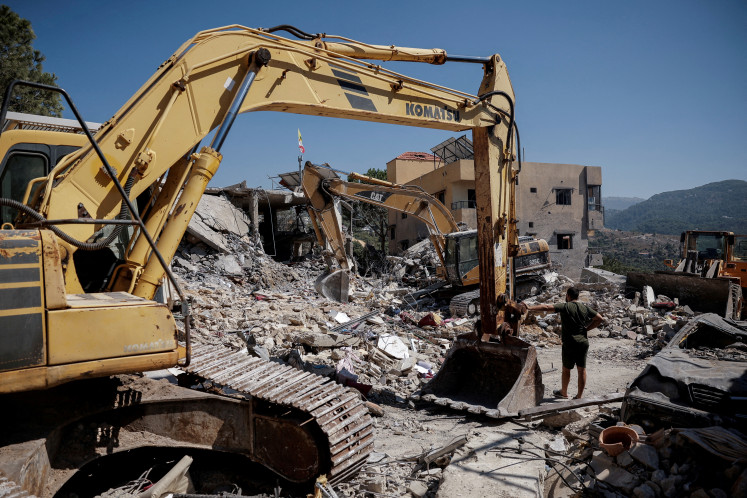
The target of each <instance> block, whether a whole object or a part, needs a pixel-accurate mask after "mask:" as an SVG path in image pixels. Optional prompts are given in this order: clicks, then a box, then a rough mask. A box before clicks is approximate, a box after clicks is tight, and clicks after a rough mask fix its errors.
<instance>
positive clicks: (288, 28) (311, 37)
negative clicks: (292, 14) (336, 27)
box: [265, 24, 323, 40]
mask: <svg viewBox="0 0 747 498" xmlns="http://www.w3.org/2000/svg"><path fill="white" fill-rule="evenodd" d="M265 31H267V32H268V33H274V32H275V31H286V32H288V33H290V34H292V35H293V36H295V37H296V38H300V39H301V40H314V39H316V38H319V37H321V36H323V35H322V34H316V35H312V34H310V33H306V32H305V31H301V30H300V29H298V28H296V27H295V26H291V25H290V24H280V25H278V26H275V27H272V28H268V29H266V30H265Z"/></svg>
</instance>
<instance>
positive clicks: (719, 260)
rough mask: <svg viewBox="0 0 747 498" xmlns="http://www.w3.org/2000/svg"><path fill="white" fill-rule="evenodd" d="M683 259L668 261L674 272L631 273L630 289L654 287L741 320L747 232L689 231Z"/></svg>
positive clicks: (684, 240) (683, 237)
mask: <svg viewBox="0 0 747 498" xmlns="http://www.w3.org/2000/svg"><path fill="white" fill-rule="evenodd" d="M680 255H681V257H680V260H679V261H678V262H676V263H675V262H674V261H673V260H671V259H668V260H665V261H664V264H666V265H667V266H669V267H670V268H672V270H670V271H657V272H655V273H641V272H630V273H628V275H627V283H626V287H627V290H628V292H630V293H632V292H636V291H640V290H641V289H642V288H643V287H644V286H646V285H648V286H650V287H651V288H652V289H653V290H654V292H655V293H657V294H664V295H666V296H668V297H670V298H672V299H674V298H677V300H678V301H679V302H680V304H683V305H688V306H690V307H691V308H692V309H694V310H696V311H701V312H704V313H717V314H719V315H721V316H723V317H724V318H732V319H735V320H739V319H740V317H743V316H745V313H747V308H746V307H745V296H747V235H735V234H734V233H732V232H724V231H706V230H688V231H686V232H682V235H681V236H680Z"/></svg>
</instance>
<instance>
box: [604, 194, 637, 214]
mask: <svg viewBox="0 0 747 498" xmlns="http://www.w3.org/2000/svg"><path fill="white" fill-rule="evenodd" d="M645 200H646V199H642V198H641V197H608V196H602V204H603V205H604V210H605V211H607V210H609V209H613V210H615V211H622V210H623V209H628V208H629V207H630V206H632V205H634V204H638V203H639V202H643V201H645Z"/></svg>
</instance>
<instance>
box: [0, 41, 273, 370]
mask: <svg viewBox="0 0 747 498" xmlns="http://www.w3.org/2000/svg"><path fill="white" fill-rule="evenodd" d="M268 53H269V52H268ZM16 85H25V86H30V87H32V88H39V89H41V90H48V91H51V92H57V93H59V94H61V95H62V96H63V97H65V100H66V101H67V104H68V106H69V107H70V110H71V111H72V112H73V114H74V115H75V118H76V119H77V120H78V123H79V124H80V127H81V129H82V130H83V131H84V132H85V134H86V137H88V141H89V142H90V143H91V146H92V147H93V149H94V150H95V151H96V155H97V156H98V157H99V159H100V160H101V163H102V166H103V167H104V170H105V171H106V173H107V174H108V175H109V178H111V180H112V182H114V185H115V186H116V187H117V190H118V191H119V195H120V197H122V202H123V203H124V204H126V205H127V209H129V211H130V214H131V215H132V217H133V218H134V219H135V220H136V221H137V222H138V226H139V227H140V232H141V233H142V235H143V236H144V237H145V239H146V240H147V241H148V244H149V245H150V247H151V249H152V250H153V254H154V255H155V256H156V259H158V262H159V263H160V264H161V267H162V268H163V270H164V272H165V273H166V275H168V277H169V281H171V283H172V284H173V286H174V289H176V292H177V294H179V298H180V299H181V302H182V310H183V312H184V326H185V333H186V340H187V344H189V343H190V337H189V330H190V329H189V319H190V315H189V308H188V305H187V298H186V296H185V295H184V293H183V292H182V289H181V287H180V286H179V283H178V282H177V281H176V277H174V274H173V273H172V272H171V268H169V265H168V264H167V263H166V260H164V259H163V256H162V255H161V252H160V251H159V250H158V247H157V246H156V243H155V241H154V240H153V237H151V236H150V233H148V230H146V228H145V223H143V220H142V219H141V218H140V215H139V214H138V213H137V211H136V210H135V207H134V206H133V204H132V201H131V200H130V197H129V195H128V194H127V193H126V192H125V190H124V187H122V184H121V183H119V179H117V174H116V172H115V171H114V170H113V169H112V167H111V166H110V165H109V161H107V159H106V157H105V156H104V153H103V152H102V151H101V148H100V147H99V144H98V142H96V140H95V139H94V138H93V135H92V134H91V130H89V129H88V126H87V125H86V123H85V121H83V118H82V117H81V115H80V113H79V112H78V108H77V107H75V104H73V100H72V99H71V98H70V95H68V93H67V92H66V91H65V90H63V89H62V88H59V87H56V86H51V85H44V84H42V83H35V82H33V81H23V80H13V81H12V82H11V83H10V85H8V89H7V90H6V91H5V100H3V106H2V109H0V123H4V122H5V116H6V115H7V112H8V104H9V102H10V96H11V95H12V94H13V89H14V88H15V86H16ZM19 204H20V203H19ZM21 205H24V204H21ZM37 214H38V215H39V216H41V214H39V213H37ZM58 230H59V229H58ZM60 233H64V232H62V231H61V230H60ZM55 234H57V235H58V236H60V235H59V233H57V232H55ZM65 236H66V237H69V236H68V235H67V234H65ZM60 237H61V238H63V237H62V236H60ZM70 239H72V237H70ZM63 240H65V239H64V238H63ZM72 240H74V239H72ZM70 243H71V244H72V242H70ZM190 357H191V354H190V351H189V346H188V347H187V357H186V364H184V365H183V366H187V365H189V362H190V359H191V358H190Z"/></svg>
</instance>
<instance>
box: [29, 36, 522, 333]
mask: <svg viewBox="0 0 747 498" xmlns="http://www.w3.org/2000/svg"><path fill="white" fill-rule="evenodd" d="M361 59H368V60H410V61H421V62H431V63H441V62H443V61H444V60H448V56H447V55H445V53H444V52H443V51H439V50H425V51H422V50H414V49H405V48H398V47H380V46H371V45H366V44H362V43H357V42H352V41H348V40H344V41H343V42H339V43H338V42H334V43H327V42H326V41H325V40H324V39H323V37H321V36H317V37H312V39H310V40H298V41H296V40H290V39H287V38H283V37H280V36H277V35H275V34H274V33H270V32H268V31H262V30H257V29H251V28H246V27H243V26H229V27H225V28H219V29H215V30H209V31H203V32H201V33H198V34H197V35H196V36H195V37H194V38H192V39H190V40H188V41H187V42H186V43H185V44H184V45H182V46H181V47H180V48H179V49H178V50H177V51H176V52H175V53H174V54H173V55H172V56H171V57H169V58H168V59H167V60H166V61H165V62H164V63H163V64H162V65H161V67H159V69H158V70H157V71H156V73H155V74H154V75H153V76H152V77H151V78H150V79H149V80H148V81H147V82H146V83H145V85H143V87H142V88H141V89H140V90H139V91H138V92H137V93H136V94H135V95H133V97H132V98H131V99H130V100H129V101H128V102H127V103H126V104H125V105H124V106H123V107H122V108H121V109H120V110H119V111H117V113H115V114H114V116H113V117H112V118H111V119H110V120H109V121H108V122H107V123H105V124H104V125H103V126H102V128H101V129H100V131H99V132H98V133H97V134H96V136H95V138H96V141H97V143H98V145H99V147H100V149H101V150H102V151H103V155H104V156H105V158H106V160H107V162H108V164H109V165H110V166H111V168H112V169H113V170H114V171H115V172H116V176H117V178H118V180H119V182H120V183H122V184H125V185H126V184H128V183H129V184H130V186H129V188H128V191H127V194H128V195H129V197H130V198H131V199H134V198H136V197H137V196H138V195H140V194H141V193H143V192H145V191H146V189H149V188H151V187H154V188H155V193H154V194H153V196H152V199H151V208H150V209H149V212H148V218H147V220H145V223H146V227H147V230H148V232H150V234H151V237H152V238H153V240H157V241H158V250H159V251H160V252H161V254H162V255H163V259H164V260H165V261H170V260H171V258H172V257H173V254H174V252H175V250H176V247H177V245H178V242H179V240H180V239H181V236H182V235H183V233H184V231H185V230H186V226H187V224H188V222H189V218H190V217H191V215H192V213H193V212H194V209H195V208H196V205H197V202H198V200H199V197H200V196H201V195H202V191H204V188H205V186H206V185H207V182H208V181H209V180H210V178H211V177H212V176H213V174H214V173H215V170H216V169H217V167H218V166H219V164H220V160H221V154H220V148H221V146H222V144H223V141H224V139H225V136H226V134H227V132H228V129H229V128H230V126H231V124H232V122H233V120H234V119H235V117H236V115H237V114H239V113H245V112H253V111H280V112H292V113H298V114H307V115H318V116H327V117H338V118H346V119H357V120H365V121H375V122H383V123H393V124H400V125H407V126H418V127H426V128H434V129H442V130H450V131H464V130H468V129H472V131H473V136H474V143H475V172H476V178H477V181H476V183H477V189H478V192H477V195H478V198H479V199H482V200H483V202H481V203H480V205H478V207H477V209H478V220H479V221H478V225H479V226H478V230H479V241H480V262H481V263H480V266H481V271H480V273H481V279H480V280H481V281H482V282H485V286H486V292H483V293H482V296H483V300H484V301H485V302H484V303H482V304H483V307H482V309H483V310H485V313H486V315H485V316H483V325H484V326H486V327H487V328H488V330H490V329H494V328H495V323H496V321H495V320H496V319H495V316H496V312H497V309H496V304H495V303H496V298H497V296H498V295H499V294H501V293H502V292H504V291H505V282H506V271H505V268H506V261H507V258H508V256H509V246H511V247H515V246H516V241H515V240H512V239H515V230H513V229H512V227H513V225H514V223H515V220H514V218H515V217H514V213H513V207H512V206H513V199H514V192H513V185H514V182H513V178H514V175H515V174H516V173H515V171H514V170H512V166H511V165H512V161H513V159H514V156H513V153H512V147H513V145H512V143H511V133H509V130H511V129H512V127H513V90H512V87H511V82H510V79H509V77H508V73H507V71H506V66H505V64H504V63H503V61H502V60H501V59H500V57H499V56H498V55H494V56H492V57H490V58H486V59H482V60H480V62H482V63H483V64H484V67H485V76H484V78H483V81H482V83H481V85H480V88H479V92H478V93H479V96H475V95H470V94H467V93H463V92H459V91H455V90H450V89H447V88H445V87H441V86H438V85H434V84H430V83H426V82H423V81H420V80H417V79H413V78H409V77H407V76H404V75H401V74H398V73H395V72H393V71H389V70H387V69H385V68H382V67H381V66H379V65H376V64H372V63H371V62H366V61H362V60H361ZM460 60H461V59H460ZM213 130H217V131H215V134H214V137H213V138H212V141H211V143H210V145H209V146H204V147H202V149H201V150H200V152H199V153H192V154H190V151H194V150H196V147H197V146H198V144H200V142H201V141H202V140H203V138H204V137H206V136H207V135H208V134H209V133H210V132H211V131H213ZM128 180H129V182H128ZM27 198H28V199H27V203H28V204H29V205H30V206H32V207H33V208H35V209H36V210H37V211H39V212H40V213H42V214H43V215H44V216H45V217H46V218H47V219H50V220H55V219H71V218H79V217H80V216H81V213H84V216H87V217H90V218H93V219H112V218H114V217H115V216H116V215H117V213H119V211H120V204H121V201H120V194H119V192H118V191H117V190H116V189H115V188H113V181H112V179H111V178H110V177H109V175H108V174H107V172H106V169H105V168H104V165H103V163H102V161H101V159H100V158H99V156H98V155H97V154H96V151H95V150H94V148H93V147H85V148H83V149H81V150H80V151H79V152H78V153H75V154H72V155H71V156H69V157H68V158H67V159H65V160H63V161H62V162H61V163H59V164H58V165H57V167H55V168H54V170H53V171H52V173H51V174H50V175H49V176H48V177H46V178H44V179H40V180H39V181H37V182H35V183H33V184H32V185H30V187H29V190H28V191H27ZM101 228H102V226H101V225H97V224H77V225H69V226H66V227H65V231H66V233H67V234H68V235H69V236H70V237H72V238H74V239H77V240H79V241H86V240H88V239H89V238H91V237H92V236H94V234H96V232H97V231H99V230H100V229H101ZM509 234H511V235H509ZM146 242H147V241H146V240H145V237H144V236H143V234H142V233H140V231H137V232H136V233H135V234H134V235H133V237H132V238H131V240H130V243H129V244H128V248H127V253H126V254H125V260H126V263H125V264H124V265H123V266H122V267H120V268H119V269H118V270H117V274H116V275H115V276H113V277H112V279H111V280H112V282H113V283H112V284H110V287H111V289H113V290H129V291H131V292H132V293H133V294H134V295H136V296H140V297H145V298H150V297H152V296H153V294H154V292H155V290H156V288H157V286H158V284H159V282H160V279H161V278H162V276H163V273H164V269H163V268H162V265H161V264H160V263H159V261H157V260H156V258H154V257H153V254H152V251H151V250H150V247H149V245H148V244H147V243H146ZM61 245H62V246H63V251H62V252H63V255H64V258H65V260H66V263H67V266H66V268H67V271H66V275H65V276H66V278H65V283H66V287H67V289H68V291H69V292H80V287H79V284H78V282H77V278H75V272H74V266H75V265H74V262H73V259H72V258H71V257H70V256H71V255H72V253H74V252H75V251H76V250H77V247H76V246H75V245H74V244H70V243H68V242H62V243H61ZM71 270H73V271H71ZM488 287H489V289H488Z"/></svg>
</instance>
